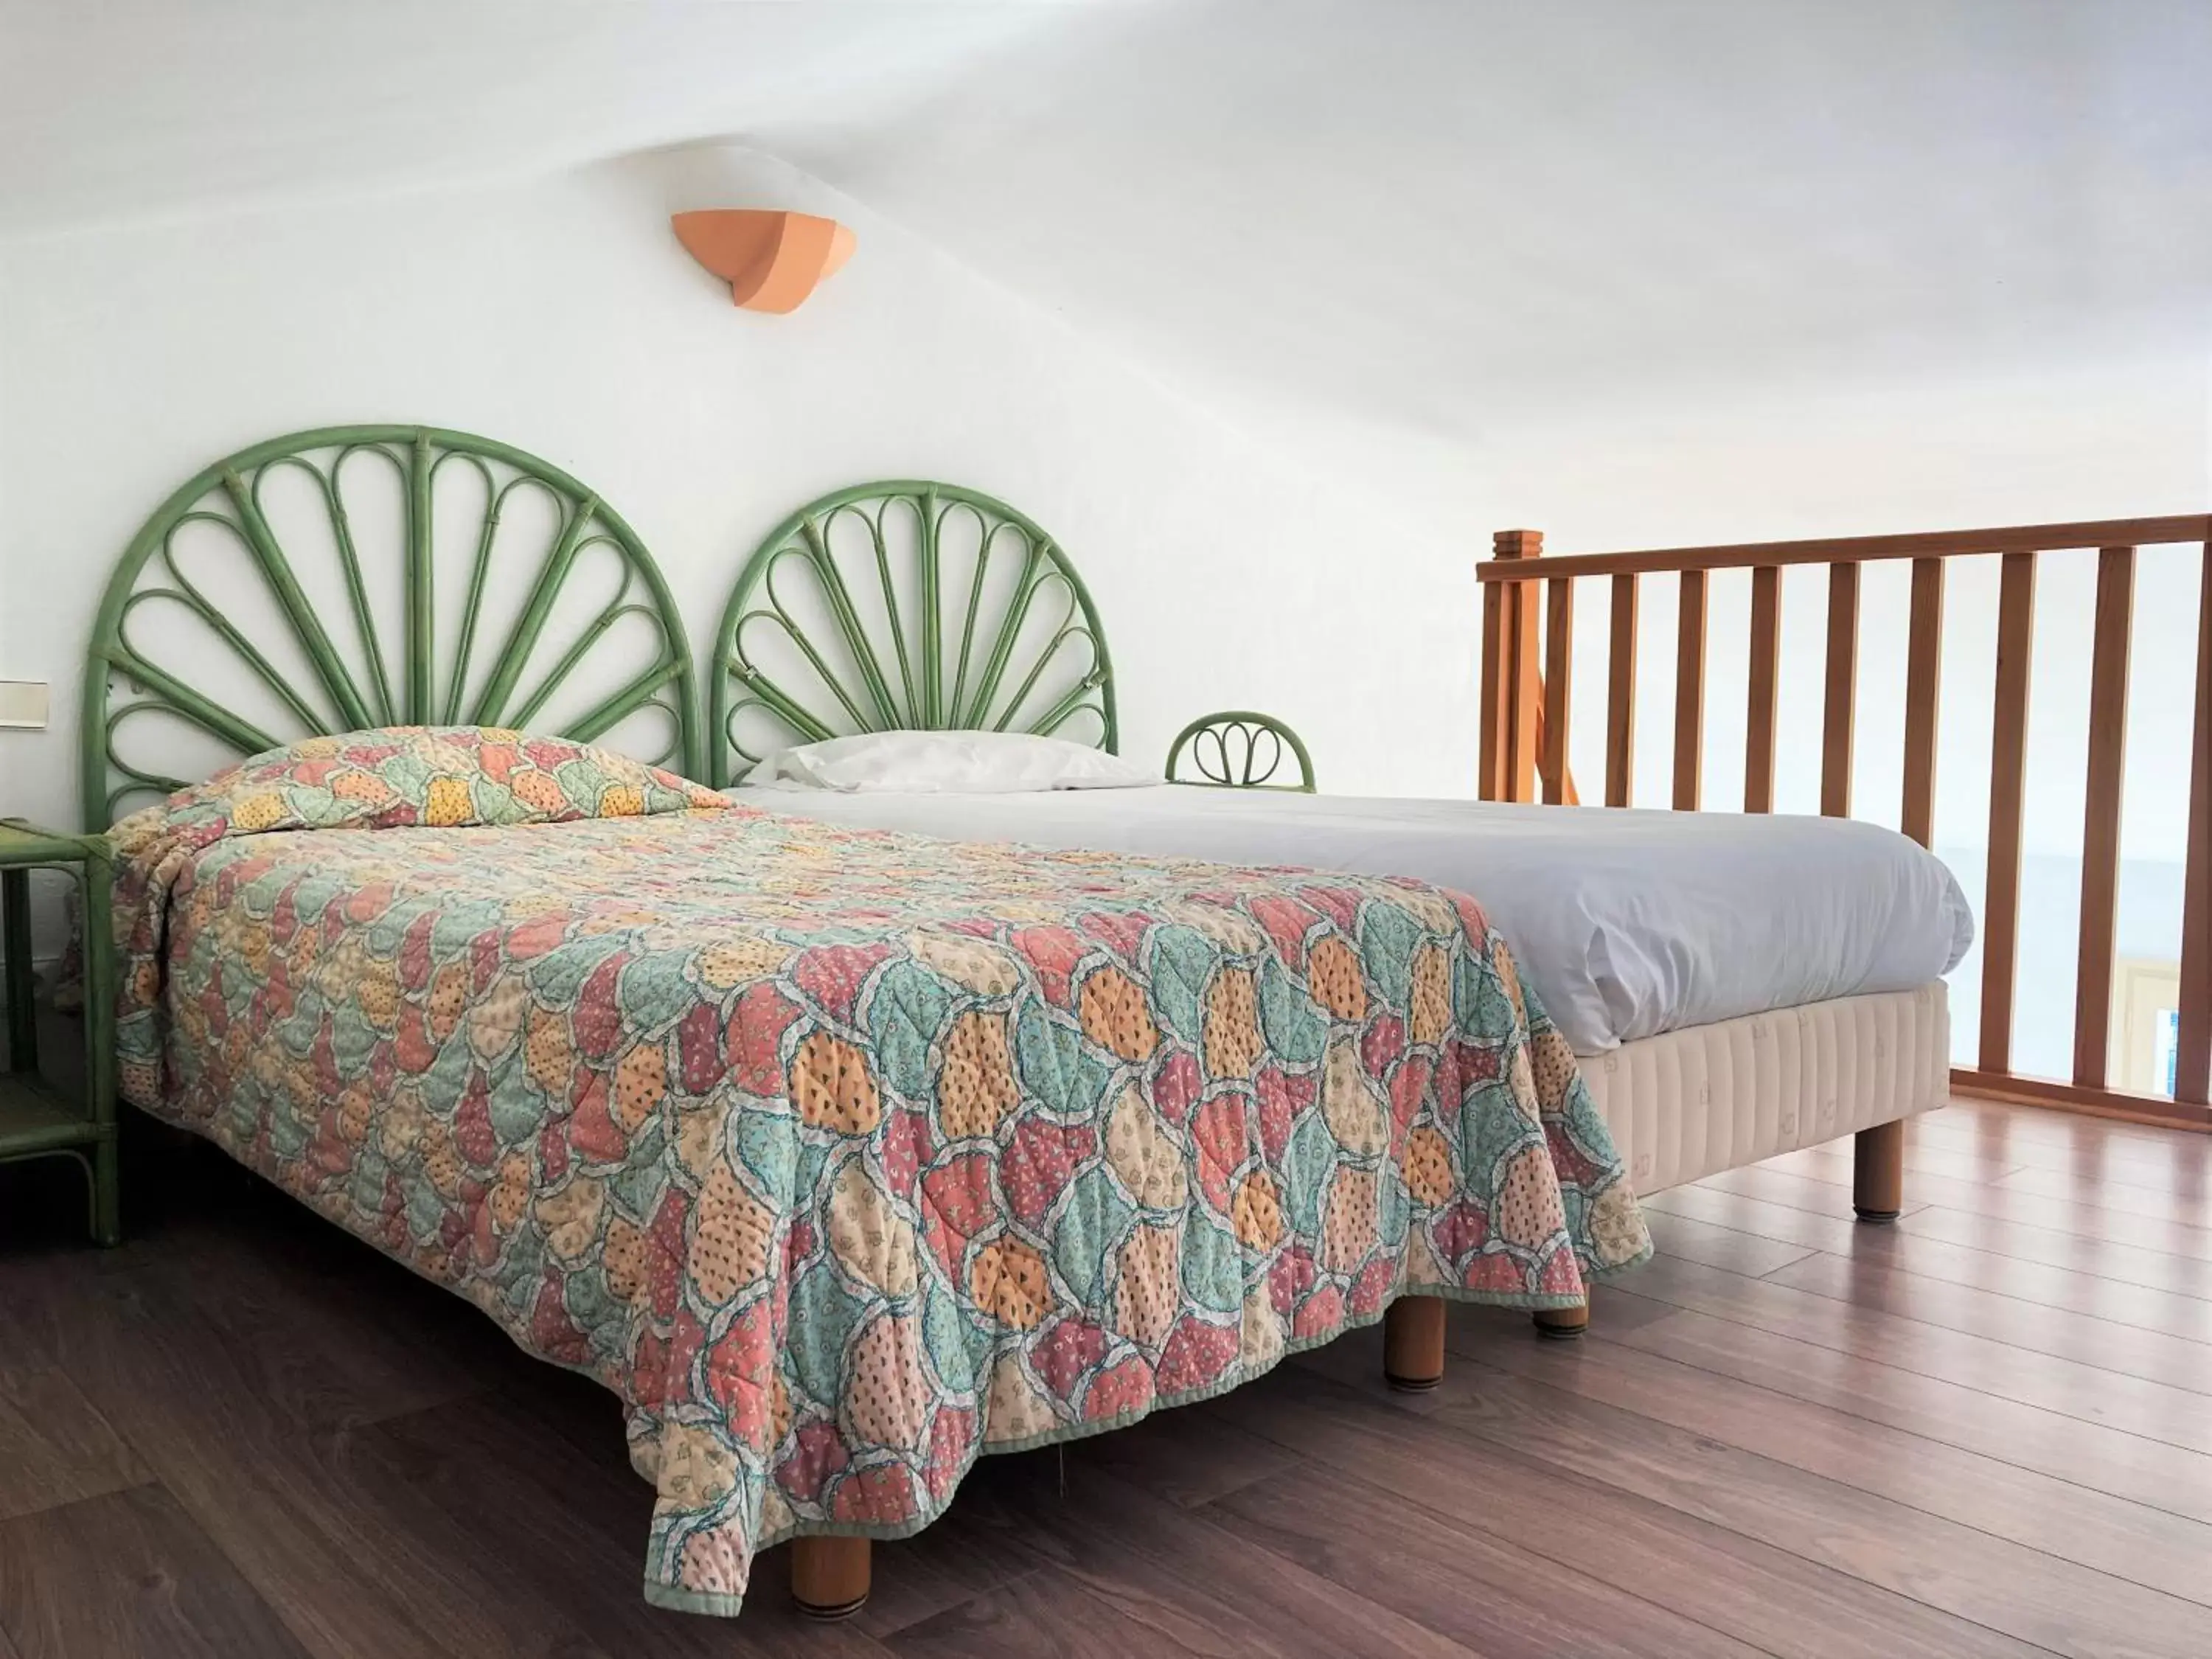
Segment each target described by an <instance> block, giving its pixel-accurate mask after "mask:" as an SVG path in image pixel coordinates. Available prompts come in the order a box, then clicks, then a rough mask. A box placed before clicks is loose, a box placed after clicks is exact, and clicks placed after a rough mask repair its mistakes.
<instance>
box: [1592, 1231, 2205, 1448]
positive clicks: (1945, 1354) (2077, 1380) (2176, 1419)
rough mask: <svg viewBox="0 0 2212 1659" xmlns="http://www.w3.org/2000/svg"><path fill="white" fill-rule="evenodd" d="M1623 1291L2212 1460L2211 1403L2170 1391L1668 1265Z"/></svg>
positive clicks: (1638, 1276) (1713, 1272)
mask: <svg viewBox="0 0 2212 1659" xmlns="http://www.w3.org/2000/svg"><path fill="white" fill-rule="evenodd" d="M1784 1271H1785V1272H1787V1271H1788V1270H1787V1269H1784ZM1618 1282H1619V1283H1620V1285H1622V1286H1623V1288H1626V1289H1628V1290H1632V1291H1635V1292H1636V1293H1637V1294H1638V1295H1639V1296H1649V1297H1656V1299H1657V1300H1659V1301H1662V1302H1669V1303H1672V1304H1674V1305H1675V1306H1676V1307H1680V1308H1692V1309H1695V1310H1697V1311H1699V1312H1700V1313H1709V1314H1717V1315H1718V1316H1721V1317H1722V1318H1724V1319H1736V1320H1739V1321H1741V1322H1743V1323H1746V1324H1753V1325H1758V1326H1759V1327H1761V1328H1764V1329H1766V1330H1771V1331H1780V1332H1782V1333H1783V1334H1785V1335H1790V1336H1796V1337H1801V1338H1802V1339H1804V1340H1807V1341H1810V1342H1815V1343H1819V1344H1820V1345H1821V1346H1826V1347H1832V1348H1840V1349H1843V1350H1844V1352H1850V1353H1856V1354H1858V1355H1860V1356H1862V1357H1863V1358H1869V1359H1877V1360H1880V1361H1881V1363H1882V1364H1887V1365H1895V1366H1898V1367H1899V1368H1900V1369H1902V1370H1915V1371H1919V1372H1921V1373H1923V1375H1925V1376H1938V1377H1942V1378H1943V1379H1944V1380H1945V1381H1947V1382H1951V1383H1962V1384H1964V1385H1965V1386H1966V1387H1968V1388H1972V1389H1979V1390H1980V1391H1981V1392H1982V1393H1984V1394H1987V1395H1994V1396H1996V1398H1998V1399H2002V1400H2016V1401H2021V1403H2023V1404H2026V1405H2031V1406H2040V1407H2044V1408H2045V1410H2047V1411H2054V1412H2057V1413H2059V1414H2060V1415H2062V1416H2066V1417H2073V1418H2078V1419H2081V1421H2083V1422H2085V1423H2100V1424H2103V1425H2107V1426H2109V1427H2112V1428H2117V1429H2124V1430H2125V1431H2127V1432H2129V1433H2130V1434H2136V1435H2141V1436H2142V1437H2144V1438H2146V1439H2150V1440H2157V1441H2161V1442H2163V1443H2166V1444H2167V1445H2170V1446H2178V1447H2181V1448H2184V1449H2188V1450H2191V1451H2197V1452H2206V1453H2212V1413H2207V1412H2206V1411H2205V1410H2204V1409H2203V1396H2202V1395H2197V1394H2192V1393H2190V1392H2188V1391H2186V1390H2184V1389H2175V1388H2170V1387H2168V1386H2166V1384H2164V1383H2154V1382H2151V1381H2149V1380H2148V1379H2146V1378H2142V1377H2138V1376H2124V1375H2122V1374H2120V1373H2118V1372H2116V1371H2108V1370H2097V1369H2095V1368H2093V1367H2092V1366H2088V1365H2084V1364H2077V1363H2076V1362H2075V1361H2073V1360H2069V1359H2063V1358H2057V1357H2056V1356H2054V1355H2051V1354H2046V1353H2040V1352H2036V1351H2035V1350H2033V1349H2030V1348H2024V1347H2019V1346H2014V1345H2012V1344H2010V1343H2006V1342H2000V1341H1996V1340H1991V1339H1990V1338H1988V1337H1984V1336H1978V1335H1975V1334H1973V1333H1972V1332H1969V1331H1962V1330H1955V1329H1952V1328H1948V1327H1945V1326H1942V1325H1931V1324H1924V1323H1923V1322H1919V1321H1917V1320H1913V1319H1906V1318H1903V1317H1900V1316H1897V1315H1895V1314H1890V1313H1885V1312H1882V1311H1881V1310H1877V1309H1873V1308H1862V1307H1855V1306H1853V1305H1851V1304H1849V1303H1844V1302H1838V1301H1837V1300H1835V1299H1834V1298H1832V1297H1824V1296H1817V1295H1815V1294H1814V1293H1813V1292H1812V1291H1800V1290H1795V1289H1792V1288H1791V1287H1790V1286H1789V1285H1778V1284H1775V1283H1773V1282H1771V1281H1770V1280H1767V1279H1746V1278H1744V1277H1743V1276H1742V1275H1741V1274H1740V1273H1726V1272H1723V1271H1722V1270H1721V1269H1719V1268H1717V1267H1699V1266H1698V1265H1697V1264H1696V1263H1694V1262H1689V1261H1675V1260H1673V1259H1671V1258H1669V1257H1666V1256H1660V1257H1656V1258H1654V1259H1653V1260H1652V1261H1648V1262H1646V1263H1644V1265H1643V1266H1642V1267H1637V1268H1635V1269H1633V1270H1632V1272H1630V1273H1624V1274H1622V1275H1621V1276H1620V1280H1619V1281H1618ZM2012 1305H2013V1306H2015V1307H2024V1306H2025V1305H2026V1304H2012Z"/></svg>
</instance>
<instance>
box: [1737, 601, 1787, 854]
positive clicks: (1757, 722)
mask: <svg viewBox="0 0 2212 1659" xmlns="http://www.w3.org/2000/svg"><path fill="white" fill-rule="evenodd" d="M1781 654H1782V572H1781V570H1780V569H1779V568H1777V567H1776V566H1773V565H1771V564H1763V565H1760V566H1759V568H1757V569H1755V570H1753V572H1752V573H1751V693H1750V697H1749V701H1748V702H1747V704H1746V706H1745V709H1744V726H1743V730H1744V736H1743V810H1744V811H1747V812H1771V811H1773V810H1774V710H1775V696H1776V689H1777V687H1778V684H1779V682H1780V678H1781V674H1780V660H1781Z"/></svg>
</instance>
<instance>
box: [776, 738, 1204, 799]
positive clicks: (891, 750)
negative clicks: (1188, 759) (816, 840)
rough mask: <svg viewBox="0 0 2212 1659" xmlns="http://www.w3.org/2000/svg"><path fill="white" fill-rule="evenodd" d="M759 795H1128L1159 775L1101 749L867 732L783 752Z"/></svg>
mask: <svg viewBox="0 0 2212 1659" xmlns="http://www.w3.org/2000/svg"><path fill="white" fill-rule="evenodd" d="M744 781H745V783H746V784H747V785H748V786H750V787H752V788H756V789H836V790H842V791H844V792H846V793H857V792H863V791H874V790H884V791H896V792H898V793H902V794H960V795H1005V794H1013V793H1019V792H1022V791H1026V790H1039V789H1129V788H1134V787H1139V786H1141V785H1144V784H1152V783H1158V782H1160V781H1162V779H1161V776H1160V774H1159V773H1158V772H1157V771H1154V770H1153V769H1151V768H1149V767H1146V766H1140V765H1139V764H1138V763H1136V762H1135V761H1129V760H1123V759H1122V758H1121V757H1119V756H1118V755H1109V754H1108V753H1107V752H1106V751H1105V750H1103V749H1093V748H1091V747H1090V746H1089V745H1088V744H1080V743H1070V742H1069V741H1068V740H1067V739H1066V738H1039V737H1032V736H1030V734H1029V733H1027V732H862V733H861V734H860V736H858V737H854V738H831V739H829V741H828V742H827V743H810V744H801V745H800V746H799V747H798V748H795V749H779V750H776V751H775V753H774V754H771V755H769V756H768V757H766V758H764V759H763V760H762V762H761V763H760V764H759V765H757V766H756V767H754V768H753V769H752V770H751V771H750V772H749V773H747V774H746V775H745V778H744Z"/></svg>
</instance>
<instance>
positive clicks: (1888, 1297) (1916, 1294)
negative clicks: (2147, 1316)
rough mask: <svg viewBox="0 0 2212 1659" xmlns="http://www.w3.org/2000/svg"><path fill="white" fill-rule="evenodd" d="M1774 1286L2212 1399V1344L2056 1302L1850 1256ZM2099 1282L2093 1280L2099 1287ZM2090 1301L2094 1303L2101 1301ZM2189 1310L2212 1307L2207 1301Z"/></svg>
mask: <svg viewBox="0 0 2212 1659" xmlns="http://www.w3.org/2000/svg"><path fill="white" fill-rule="evenodd" d="M1965 1254H1967V1255H1972V1254H1973V1252H1971V1251H1969V1252H1966V1253H1965ZM1986 1260H1988V1261H1993V1262H1996V1263H1998V1264H1999V1266H2000V1267H2004V1268H2006V1269H2008V1270H2017V1269H2020V1268H2021V1267H2025V1266H2027V1265H2028V1264H2025V1263H2021V1262H2006V1261H2004V1259H2003V1258H2002V1257H1995V1256H1992V1257H1988V1258H1986ZM1978 1277H1987V1278H1990V1279H1997V1280H1999V1281H2000V1282H2002V1281H2003V1280H2006V1279H2010V1278H2012V1277H2015V1272H2014V1271H2007V1272H2003V1273H1985V1274H1980V1275H1978ZM1767 1282H1768V1283H1770V1284H1774V1285H1790V1286H1792V1287H1794V1288H1796V1289H1797V1290H1801V1291H1813V1292H1814V1294H1816V1295H1819V1296H1826V1297H1833V1298H1835V1299H1836V1300H1838V1301H1839V1302H1848V1303H1850V1304H1852V1305H1853V1306H1854V1307H1858V1308H1879V1309H1881V1310H1882V1311H1883V1312H1884V1313H1893V1314H1895V1315H1897V1316H1899V1317H1900V1318H1904V1319H1917V1320H1919V1321H1921V1322H1923V1323H1926V1324H1930V1325H1941V1326H1943V1327H1944V1328H1947V1329H1950V1330H1956V1331H1971V1332H1972V1333H1973V1334H1976V1335H1978V1336H1985V1337H1988V1338H1989V1339H1990V1340H1992V1341H1996V1342H2006V1343H2009V1344H2011V1345H2012V1346H2015V1347H2019V1348H2027V1349H2030V1350H2032V1351H2033V1352H2037V1353H2046V1354H2055V1355H2057V1356H2058V1357H2059V1358H2063V1359H2070V1360H2072V1361H2074V1362H2075V1364H2082V1365H2090V1366H2094V1367H2095V1368H2096V1369H2098V1370H2105V1371H2118V1372H2122V1373H2124V1374H2125V1375H2126V1376H2129V1377H2131V1378H2138V1379H2143V1380H2148V1381H2150V1382H2154V1383H2162V1384H2164V1385H2165V1386H2166V1387H2167V1388H2172V1389H2183V1390H2185V1391H2187V1392H2189V1393H2191V1394H2194V1395H2199V1396H2200V1397H2201V1396H2203V1395H2212V1346H2207V1345H2206V1343H2205V1342H2204V1341H2203V1340H2191V1339H2189V1338H2187V1337H2180V1336H2172V1335H2168V1334H2166V1332H2165V1331H2163V1330H2160V1329H2158V1328H2148V1327H2146V1326H2144V1325H2140V1324H2136V1323H2134V1322H2120V1321H2118V1320H2115V1319H2111V1318H2099V1317H2096V1316H2093V1315H2089V1314H2082V1313H2076V1312H2075V1311H2074V1310H2071V1309H2069V1308H2064V1307H2058V1306H2054V1305H2052V1304H2051V1302H2049V1301H2045V1300H2041V1299H2036V1300H2029V1299H2027V1298H2024V1297H2017V1296H2015V1295H2013V1294H2012V1293H2011V1292H2010V1291H2002V1290H1985V1289H1984V1288H1982V1287H1981V1285H1978V1284H1972V1285H1970V1284H1962V1283H1960V1281H1959V1280H1958V1279H1955V1278H1949V1277H1945V1276H1942V1275H1937V1274H1928V1273H1919V1272H1917V1271H1916V1272H1910V1273H1908V1272H1905V1271H1903V1270H1902V1269H1900V1268H1899V1267H1895V1266H1893V1265H1891V1263H1890V1262H1888V1261H1884V1260H1882V1259H1881V1258H1880V1257H1878V1256H1872V1255H1861V1256H1857V1257H1845V1256H1837V1255H1824V1254H1822V1253H1820V1252H1819V1251H1815V1252H1814V1253H1813V1254H1812V1255H1807V1256H1805V1257H1803V1258H1802V1259H1801V1260H1799V1261H1795V1262H1793V1263H1791V1264H1790V1266H1788V1267H1784V1268H1781V1269H1779V1270H1778V1271H1777V1272H1775V1273H1770V1274H1768V1275H1767ZM2100 1282H2101V1281H2098V1280H2091V1281H2090V1283H2091V1284H2093V1285H2096V1284H2099V1283H2100ZM2030 1288H2038V1289H2040V1288H2042V1287H2041V1286H2040V1285H2032V1286H2031V1287H2030ZM2110 1288H2112V1289H2115V1290H2133V1289H2134V1288H2135V1287H2134V1286H2131V1285H2119V1286H2112V1287H2110ZM2143 1294H2146V1295H2148V1294H2153V1293H2152V1292H2143ZM2083 1299H2084V1300H2085V1301H2090V1302H2091V1303H2092V1304H2095V1303H2096V1302H2098V1301H2099V1300H2100V1299H2101V1298H2093V1297H2084V1298H2083ZM2187 1305H2189V1306H2191V1307H2198V1308H2203V1307H2208V1306H2212V1304H2205V1303H2202V1302H2193V1303H2189V1304H2187ZM2123 1311H2128V1310H2123Z"/></svg>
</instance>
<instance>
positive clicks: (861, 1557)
mask: <svg viewBox="0 0 2212 1659" xmlns="http://www.w3.org/2000/svg"><path fill="white" fill-rule="evenodd" d="M868 1542H869V1541H868V1540H866V1539H865V1538H794V1539H793V1540H792V1541H791V1599H792V1600H793V1601H796V1602H798V1603H799V1611H800V1612H801V1613H805V1615H806V1616H807V1617H808V1618H809V1619H822V1620H834V1619H850V1618H851V1617H852V1616H853V1615H854V1613H858V1612H859V1611H860V1604H861V1603H862V1602H864V1601H866V1600H867V1599H868V1567H869V1559H868V1557H869V1550H868Z"/></svg>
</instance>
